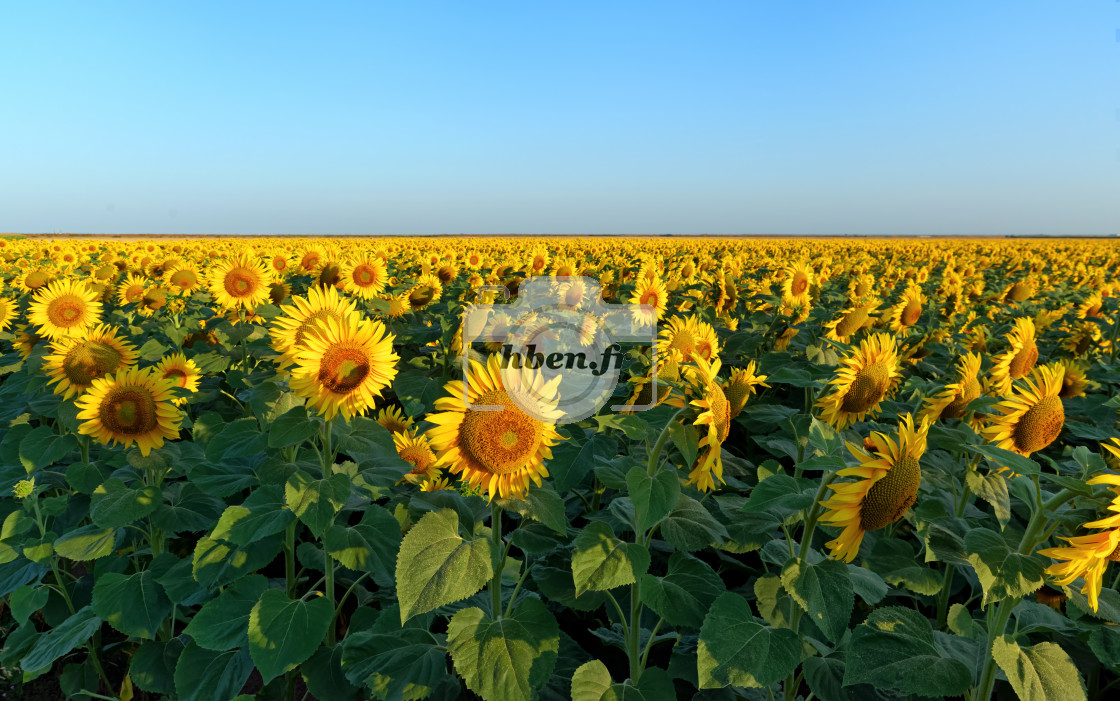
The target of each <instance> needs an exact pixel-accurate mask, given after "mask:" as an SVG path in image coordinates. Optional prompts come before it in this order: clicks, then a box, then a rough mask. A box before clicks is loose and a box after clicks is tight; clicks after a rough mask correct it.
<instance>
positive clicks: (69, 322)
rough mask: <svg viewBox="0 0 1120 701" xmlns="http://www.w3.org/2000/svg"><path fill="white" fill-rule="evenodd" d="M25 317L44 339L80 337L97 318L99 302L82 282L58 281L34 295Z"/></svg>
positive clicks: (73, 280) (95, 295) (98, 319)
mask: <svg viewBox="0 0 1120 701" xmlns="http://www.w3.org/2000/svg"><path fill="white" fill-rule="evenodd" d="M27 318H28V320H29V321H30V322H31V323H32V324H35V325H36V326H38V327H39V333H40V334H41V335H43V336H47V337H48V338H60V337H63V336H80V335H82V334H83V333H85V331H86V329H89V328H91V327H94V326H96V325H97V324H98V323H99V322H100V321H101V302H98V301H97V294H96V293H94V292H93V291H92V290H90V289H89V286H88V285H87V284H86V283H85V282H83V281H81V280H77V279H68V280H59V281H57V282H52V283H51V284H49V285H47V287H46V288H45V289H42V290H40V291H39V292H37V293H36V294H35V297H34V301H32V303H31V307H30V309H29V310H28V316H27Z"/></svg>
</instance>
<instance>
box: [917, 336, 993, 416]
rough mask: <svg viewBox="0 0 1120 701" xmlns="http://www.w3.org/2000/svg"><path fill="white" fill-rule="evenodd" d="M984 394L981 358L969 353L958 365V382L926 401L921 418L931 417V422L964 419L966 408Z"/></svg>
mask: <svg viewBox="0 0 1120 701" xmlns="http://www.w3.org/2000/svg"><path fill="white" fill-rule="evenodd" d="M982 393H983V392H982V388H981V387H980V356H979V355H977V354H976V353H967V354H965V355H964V357H962V358H961V360H960V363H959V364H958V365H957V381H956V382H954V383H952V384H950V385H947V386H946V387H945V388H944V389H943V390H941V391H940V392H938V393H937V394H935V395H933V396H932V397H929V398H928V399H926V401H925V404H924V405H923V407H922V412H921V415H920V416H922V417H929V419H930V420H931V421H936V420H937V419H940V418H945V419H960V418H963V417H964V416H965V413H966V407H968V405H969V404H971V403H972V402H973V401H975V400H977V399H979V398H980V395H981V394H982Z"/></svg>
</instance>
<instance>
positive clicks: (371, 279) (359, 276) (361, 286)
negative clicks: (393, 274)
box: [339, 256, 389, 299]
mask: <svg viewBox="0 0 1120 701" xmlns="http://www.w3.org/2000/svg"><path fill="white" fill-rule="evenodd" d="M339 276H340V277H341V279H342V289H343V290H345V291H347V292H349V293H350V294H354V295H358V296H359V297H361V298H362V299H371V298H373V297H376V296H377V295H379V294H381V292H382V291H383V290H384V289H385V283H386V281H387V280H388V279H389V269H388V268H387V267H386V266H385V260H384V259H383V258H380V257H378V256H372V257H364V258H350V259H348V260H347V261H346V262H344V263H343V264H342V266H341V269H340V271H339Z"/></svg>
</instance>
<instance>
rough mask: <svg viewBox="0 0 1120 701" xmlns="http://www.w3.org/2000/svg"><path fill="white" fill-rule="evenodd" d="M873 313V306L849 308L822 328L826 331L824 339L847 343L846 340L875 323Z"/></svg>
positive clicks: (864, 305)
mask: <svg viewBox="0 0 1120 701" xmlns="http://www.w3.org/2000/svg"><path fill="white" fill-rule="evenodd" d="M874 313H875V305H874V304H863V305H860V306H858V307H849V308H848V309H846V310H844V311H843V312H841V313H840V316H838V317H836V318H835V319H833V320H832V321H829V322H827V323H826V324H825V325H824V327H825V328H826V329H828V332H827V333H825V335H824V337H825V338H827V339H830V340H833V341H840V342H842V343H847V342H848V339H850V338H851V337H852V336H854V335H856V334H857V333H859V332H860V331H862V330H863V329H866V328H870V326H871V324H872V323H874V321H875V318H874V317H873V316H872V315H873V314H874Z"/></svg>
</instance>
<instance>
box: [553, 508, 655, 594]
mask: <svg viewBox="0 0 1120 701" xmlns="http://www.w3.org/2000/svg"><path fill="white" fill-rule="evenodd" d="M572 548H573V553H572V579H573V580H574V582H575V585H576V596H580V595H582V594H583V593H584V592H587V591H606V590H607V589H614V588H615V587H621V586H623V585H625V584H633V583H634V582H636V581H637V579H638V577H641V576H642V575H643V574H645V572H646V570H648V569H649V551H648V550H646V548H645V547H644V546H642V545H639V544H637V543H623V542H622V541H621V540H619V539H618V538H615V537H614V532H613V531H612V530H611V527H610V526H609V525H607V524H605V523H603V522H602V521H593V522H591V523H589V524H587V526H586V527H585V528H584V529H583V530H582V531H580V533H579V535H578V536H576V539H575V541H574V542H573V543H572Z"/></svg>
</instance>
